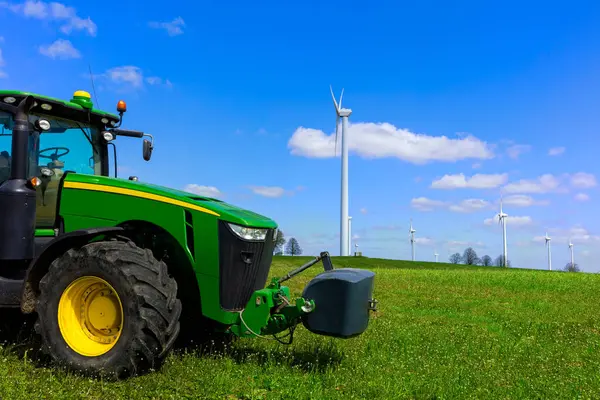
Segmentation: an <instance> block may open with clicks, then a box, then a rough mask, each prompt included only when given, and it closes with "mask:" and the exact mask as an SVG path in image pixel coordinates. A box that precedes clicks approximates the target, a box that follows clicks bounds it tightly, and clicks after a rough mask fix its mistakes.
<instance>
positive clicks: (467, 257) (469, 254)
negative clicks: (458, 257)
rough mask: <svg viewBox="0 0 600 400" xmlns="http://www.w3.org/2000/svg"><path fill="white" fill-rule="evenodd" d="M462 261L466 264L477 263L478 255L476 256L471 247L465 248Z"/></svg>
mask: <svg viewBox="0 0 600 400" xmlns="http://www.w3.org/2000/svg"><path fill="white" fill-rule="evenodd" d="M462 261H463V263H465V264H467V265H477V264H479V262H480V260H479V257H477V252H476V251H475V250H473V248H472V247H468V248H466V249H465V252H464V253H463V256H462Z"/></svg>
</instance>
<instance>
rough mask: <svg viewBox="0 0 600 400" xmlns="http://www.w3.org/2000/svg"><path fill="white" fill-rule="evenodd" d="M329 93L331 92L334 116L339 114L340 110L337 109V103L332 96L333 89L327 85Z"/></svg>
mask: <svg viewBox="0 0 600 400" xmlns="http://www.w3.org/2000/svg"><path fill="white" fill-rule="evenodd" d="M329 91H330V92H331V99H332V100H333V106H334V107H335V112H336V114H339V112H340V109H339V107H338V104H337V102H336V101H335V96H334V95H333V88H332V87H331V85H329Z"/></svg>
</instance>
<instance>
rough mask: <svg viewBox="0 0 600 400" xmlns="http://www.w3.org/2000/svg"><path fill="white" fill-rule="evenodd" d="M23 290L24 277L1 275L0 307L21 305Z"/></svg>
mask: <svg viewBox="0 0 600 400" xmlns="http://www.w3.org/2000/svg"><path fill="white" fill-rule="evenodd" d="M22 290H23V280H22V279H8V278H4V277H0V308H6V307H19V306H20V305H21V293H22Z"/></svg>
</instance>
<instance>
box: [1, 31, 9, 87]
mask: <svg viewBox="0 0 600 400" xmlns="http://www.w3.org/2000/svg"><path fill="white" fill-rule="evenodd" d="M2 41H4V38H2ZM5 65H6V61H4V56H3V54H2V49H0V67H4V66H5ZM4 78H8V74H7V73H6V72H4V71H3V70H0V79H4Z"/></svg>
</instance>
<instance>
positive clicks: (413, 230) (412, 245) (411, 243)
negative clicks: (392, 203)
mask: <svg viewBox="0 0 600 400" xmlns="http://www.w3.org/2000/svg"><path fill="white" fill-rule="evenodd" d="M415 232H416V230H415V229H414V228H413V226H412V218H411V219H410V230H409V231H408V234H409V235H410V245H411V247H412V260H413V261H415Z"/></svg>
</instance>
